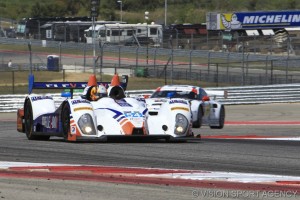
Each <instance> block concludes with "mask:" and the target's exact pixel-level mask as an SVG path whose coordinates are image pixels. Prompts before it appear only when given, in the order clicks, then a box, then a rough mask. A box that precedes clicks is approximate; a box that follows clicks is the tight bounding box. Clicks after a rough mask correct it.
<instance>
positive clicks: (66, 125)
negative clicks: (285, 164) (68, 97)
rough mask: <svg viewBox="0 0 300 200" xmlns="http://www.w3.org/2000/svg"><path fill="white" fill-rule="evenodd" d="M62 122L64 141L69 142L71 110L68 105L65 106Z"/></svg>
mask: <svg viewBox="0 0 300 200" xmlns="http://www.w3.org/2000/svg"><path fill="white" fill-rule="evenodd" d="M61 122H62V129H63V136H64V139H65V140H66V141H67V140H68V134H69V132H70V108H69V105H68V104H65V105H64V106H63V109H62V114H61Z"/></svg>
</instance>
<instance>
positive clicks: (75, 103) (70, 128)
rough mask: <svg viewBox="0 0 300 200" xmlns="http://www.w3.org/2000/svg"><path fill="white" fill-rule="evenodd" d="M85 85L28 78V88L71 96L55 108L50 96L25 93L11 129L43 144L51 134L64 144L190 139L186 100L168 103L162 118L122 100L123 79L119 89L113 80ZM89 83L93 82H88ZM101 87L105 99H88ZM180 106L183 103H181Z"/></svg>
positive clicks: (143, 106)
mask: <svg viewBox="0 0 300 200" xmlns="http://www.w3.org/2000/svg"><path fill="white" fill-rule="evenodd" d="M93 79H94V81H89V83H88V84H86V83H82V82H73V83H61V82H55V83H53V82H52V83H42V82H34V78H33V77H32V78H30V80H31V81H30V83H29V86H30V89H29V91H30V92H29V93H31V91H32V89H33V88H40V89H41V88H42V89H45V88H48V89H49V88H55V89H59V88H63V89H66V88H69V89H71V95H70V96H69V97H68V98H65V99H64V100H63V101H62V103H61V104H59V106H56V104H55V101H54V99H53V97H52V96H51V95H49V94H48V95H37V94H29V95H28V96H27V97H26V98H25V101H24V107H23V108H21V109H19V110H18V113H17V114H18V118H17V129H18V131H19V132H23V133H26V136H27V138H28V139H29V140H34V139H36V140H48V139H49V138H50V137H51V136H58V137H63V138H64V140H66V141H81V140H102V141H106V140H107V138H108V137H132V136H134V137H145V136H146V137H153V138H159V139H160V138H163V139H167V140H169V139H171V138H178V137H187V136H190V135H191V115H190V110H189V106H188V104H187V102H185V101H184V100H181V101H180V102H177V101H173V102H170V104H169V106H168V107H166V108H165V112H164V113H165V115H166V116H167V117H165V118H167V120H166V121H164V123H161V120H162V118H163V116H161V115H158V116H156V117H153V116H152V115H151V116H150V115H148V109H147V107H146V104H145V103H144V102H141V101H138V100H137V99H135V98H130V97H125V94H124V89H123V88H125V89H126V85H127V81H128V77H127V79H126V78H124V79H123V80H125V81H123V83H122V84H123V87H121V86H120V83H119V77H118V76H117V75H116V76H114V78H113V80H112V82H111V83H107V82H98V83H97V82H96V77H93ZM90 82H93V83H90ZM100 84H102V85H105V86H106V87H107V95H108V96H107V97H102V98H99V99H97V98H96V99H95V98H91V97H90V95H92V94H91V92H92V91H93V87H97V86H98V85H100ZM77 88H85V90H84V91H85V92H84V93H85V95H83V96H80V97H77V98H73V95H72V94H73V92H72V90H73V89H77ZM183 102H185V103H183Z"/></svg>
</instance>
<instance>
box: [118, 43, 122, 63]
mask: <svg viewBox="0 0 300 200" xmlns="http://www.w3.org/2000/svg"><path fill="white" fill-rule="evenodd" d="M121 48H122V47H121V46H119V68H120V67H121Z"/></svg>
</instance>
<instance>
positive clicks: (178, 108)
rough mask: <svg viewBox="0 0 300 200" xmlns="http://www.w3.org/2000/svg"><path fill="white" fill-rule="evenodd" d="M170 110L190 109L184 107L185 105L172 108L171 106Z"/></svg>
mask: <svg viewBox="0 0 300 200" xmlns="http://www.w3.org/2000/svg"><path fill="white" fill-rule="evenodd" d="M171 110H185V111H188V112H189V111H190V109H188V108H185V107H173V108H171Z"/></svg>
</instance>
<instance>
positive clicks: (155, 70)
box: [153, 48, 158, 76]
mask: <svg viewBox="0 0 300 200" xmlns="http://www.w3.org/2000/svg"><path fill="white" fill-rule="evenodd" d="M156 53H157V48H155V51H154V58H153V59H154V61H153V68H154V72H156V73H155V74H156V76H157V74H158V73H157V68H156Z"/></svg>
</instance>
